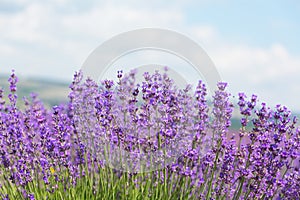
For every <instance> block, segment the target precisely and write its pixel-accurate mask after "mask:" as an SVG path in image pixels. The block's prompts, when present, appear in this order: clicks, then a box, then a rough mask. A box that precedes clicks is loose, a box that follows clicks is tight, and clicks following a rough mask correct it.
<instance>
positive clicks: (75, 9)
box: [0, 0, 300, 111]
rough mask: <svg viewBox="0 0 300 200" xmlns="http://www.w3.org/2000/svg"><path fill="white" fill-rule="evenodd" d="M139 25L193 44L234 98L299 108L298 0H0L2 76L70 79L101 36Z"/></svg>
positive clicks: (0, 70)
mask: <svg viewBox="0 0 300 200" xmlns="http://www.w3.org/2000/svg"><path fill="white" fill-rule="evenodd" d="M145 27H147V28H162V29H169V30H174V31H177V32H179V33H181V34H184V35H186V36H188V37H189V38H191V39H192V40H194V41H196V42H197V43H198V44H199V45H200V46H201V47H202V48H203V49H204V50H205V51H206V53H207V54H208V55H209V57H210V58H211V60H212V61H213V62H214V64H215V66H216V68H217V70H218V72H219V74H220V75H221V78H222V80H223V81H226V82H228V83H229V91H230V92H231V93H232V95H235V96H236V95H237V93H238V92H241V91H243V92H245V93H246V94H247V95H248V96H251V94H253V93H254V94H257V95H258V96H259V99H260V100H261V101H265V102H267V103H268V104H269V105H270V106H271V107H274V106H275V105H276V104H278V103H281V104H284V105H286V106H288V107H289V108H291V109H293V110H295V111H300V78H299V77H300V37H299V35H300V3H299V1H297V0H286V1H283V0H282V1H271V0H266V1H258V0H252V1H234V0H212V1H209V0H184V1H181V0H173V1H169V0H166V1H159V0H153V1H138V0H127V1H121V0H112V1H101V0H100V1H96V0H94V1H89V0H87V1H82V0H45V1H40V0H32V1H30V0H0V75H2V74H8V73H10V72H11V70H12V69H15V70H16V72H17V74H18V75H19V76H21V77H22V76H24V77H26V76H27V77H39V78H45V79H55V80H60V81H66V82H70V81H71V80H72V76H73V74H74V72H75V71H77V70H79V69H80V68H81V66H82V64H83V63H84V61H85V60H86V58H87V57H88V56H89V55H90V53H91V52H92V51H93V50H94V49H95V48H97V47H98V46H99V45H101V44H102V43H103V42H104V41H106V40H108V39H110V38H111V37H113V36H115V35H118V34H120V33H123V32H126V31H130V30H134V29H139V28H145ZM144 56H145V55H144ZM118 64H122V63H120V62H119V63H118ZM171 64H172V62H170V65H171Z"/></svg>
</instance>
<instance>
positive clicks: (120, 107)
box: [0, 71, 300, 199]
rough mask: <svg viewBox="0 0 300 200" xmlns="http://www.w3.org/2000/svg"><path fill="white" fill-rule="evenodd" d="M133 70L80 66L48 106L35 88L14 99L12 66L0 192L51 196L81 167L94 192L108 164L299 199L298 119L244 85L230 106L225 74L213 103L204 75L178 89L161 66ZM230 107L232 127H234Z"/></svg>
mask: <svg viewBox="0 0 300 200" xmlns="http://www.w3.org/2000/svg"><path fill="white" fill-rule="evenodd" d="M135 74H136V71H131V72H129V73H128V74H126V75H125V74H123V72H122V71H118V73H117V79H118V80H117V81H115V82H114V81H112V80H102V82H101V83H100V84H99V85H98V84H97V83H96V82H95V81H93V80H91V79H87V80H83V75H82V73H80V72H79V73H76V74H75V75H74V79H73V82H72V84H71V85H70V89H71V92H70V94H69V102H68V103H67V104H64V105H59V106H54V107H53V108H51V109H47V108H46V107H45V106H44V105H43V103H42V102H41V101H39V100H38V98H37V95H35V94H32V95H31V97H30V99H26V98H24V100H23V102H24V108H22V109H20V108H19V107H18V106H17V99H18V96H17V93H16V92H17V86H16V85H17V82H18V78H17V77H16V75H15V73H14V72H13V73H12V74H11V76H10V78H9V80H8V81H9V83H10V90H9V94H8V95H7V97H8V98H6V97H5V95H4V91H3V90H2V89H1V90H0V195H1V197H2V199H16V198H17V197H18V198H23V199H38V192H37V190H44V191H46V192H45V193H44V194H47V195H48V197H49V198H51V195H52V194H54V193H55V192H56V191H57V190H63V191H68V188H72V187H73V188H74V187H77V186H78V184H79V182H80V180H81V179H83V178H86V177H88V178H91V179H93V180H94V182H93V185H92V188H93V192H94V193H95V194H96V193H97V192H98V193H99V192H101V191H100V189H99V187H98V186H99V185H101V184H103V177H105V176H99V174H101V173H104V174H107V173H108V172H107V171H108V170H107V168H111V169H113V170H110V172H111V173H113V174H114V176H116V177H118V178H119V179H122V177H126V180H131V181H132V182H133V183H134V185H135V187H137V188H139V187H146V186H147V185H148V184H146V183H147V181H149V180H151V183H153V184H152V189H153V188H155V187H160V185H164V186H163V187H162V188H163V189H162V190H164V191H165V192H166V193H168V194H170V195H171V194H172V195H175V196H176V198H178V199H300V174H299V173H300V172H299V167H300V164H299V159H300V128H299V127H297V126H296V123H297V118H296V117H293V116H292V114H291V111H290V110H288V109H287V108H286V107H285V106H282V105H277V106H276V107H275V108H274V109H271V108H269V107H268V106H267V105H266V104H265V103H261V105H258V99H257V96H256V95H252V96H251V98H247V96H246V95H245V94H244V93H239V94H238V103H237V105H236V106H235V105H234V104H233V103H232V99H231V94H230V93H229V92H228V91H227V83H224V82H220V83H218V84H217V88H218V89H217V90H216V91H215V93H214V95H213V99H212V105H210V104H209V103H208V96H207V88H206V86H205V84H204V83H203V82H202V81H199V82H198V84H197V86H196V88H195V89H194V90H193V89H192V87H191V86H190V85H187V86H186V87H185V88H183V89H179V88H177V86H176V84H175V83H174V80H172V79H171V78H170V77H169V76H168V75H167V71H165V72H164V73H162V74H161V73H159V72H158V71H157V72H155V73H153V74H150V73H144V81H143V82H141V83H136V80H135ZM6 101H7V102H6ZM234 109H239V112H240V114H241V116H242V117H241V128H240V130H239V131H238V132H235V131H232V130H231V129H230V126H231V119H232V113H233V110H234ZM138 174H141V175H140V176H137V175H138ZM100 177H102V178H100ZM108 180H109V179H107V181H108ZM128 182H130V181H127V182H126V184H127V183H128ZM109 184H112V185H113V184H114V183H109ZM126 184H125V185H124V186H122V187H125V188H126V187H127V185H126ZM61 185H62V186H63V188H60V186H61ZM101 187H102V186H101ZM101 187H100V188H101ZM147 187H149V186H147ZM34 188H38V189H37V190H36V189H34ZM97 188H98V189H97ZM129 189H130V188H129V187H128V190H129ZM131 189H132V188H131ZM9 190H14V191H16V193H14V194H15V195H17V197H16V196H13V193H12V192H10V191H9ZM155 192H156V193H157V191H155V189H153V190H151V191H149V192H148V193H147V195H148V197H149V198H151V197H153V196H154V195H155ZM118 194H119V193H118V191H116V195H118ZM172 197H174V196H172ZM174 198H175V197H174Z"/></svg>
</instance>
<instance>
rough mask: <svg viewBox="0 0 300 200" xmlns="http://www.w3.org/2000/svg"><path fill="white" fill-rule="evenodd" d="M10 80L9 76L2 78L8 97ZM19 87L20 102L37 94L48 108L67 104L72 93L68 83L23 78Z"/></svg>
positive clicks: (0, 83) (0, 77) (0, 78)
mask: <svg viewBox="0 0 300 200" xmlns="http://www.w3.org/2000/svg"><path fill="white" fill-rule="evenodd" d="M8 78H9V76H0V87H1V88H3V89H4V92H5V95H6V96H7V94H8V92H9V83H8V81H7V80H8ZM17 87H18V90H17V94H18V97H19V102H20V101H22V98H23V97H24V96H26V97H30V94H31V93H35V94H38V98H39V99H41V100H42V101H43V102H44V103H45V104H46V105H47V106H53V105H57V104H60V103H64V102H66V101H67V100H68V93H69V92H70V89H69V84H68V83H63V82H57V81H52V80H43V79H36V78H24V77H21V78H19V82H18V84H17Z"/></svg>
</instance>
